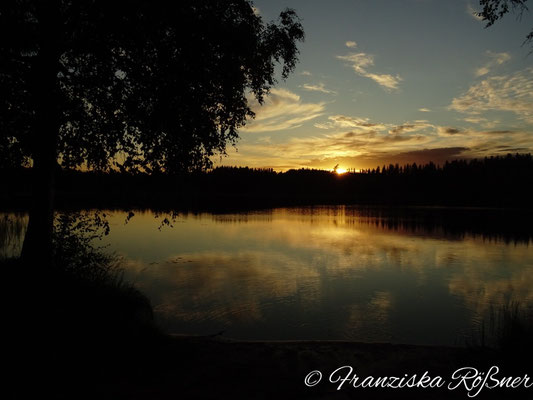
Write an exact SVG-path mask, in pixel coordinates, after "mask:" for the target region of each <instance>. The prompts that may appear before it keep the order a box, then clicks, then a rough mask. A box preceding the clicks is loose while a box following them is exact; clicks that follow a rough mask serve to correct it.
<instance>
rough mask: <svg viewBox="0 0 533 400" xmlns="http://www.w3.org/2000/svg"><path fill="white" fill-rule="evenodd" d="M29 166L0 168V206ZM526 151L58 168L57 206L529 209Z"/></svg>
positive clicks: (15, 199) (17, 199) (18, 194)
mask: <svg viewBox="0 0 533 400" xmlns="http://www.w3.org/2000/svg"><path fill="white" fill-rule="evenodd" d="M30 174H31V171H29V170H25V169H21V170H4V171H1V172H0V175H1V178H2V181H3V183H4V184H3V186H4V188H5V190H3V191H2V192H3V193H2V195H1V196H0V203H1V204H2V205H3V206H10V205H11V206H12V205H24V204H26V203H27V201H28V199H29V195H30V185H29V183H30ZM532 188H533V158H532V156H531V154H525V155H521V154H516V155H507V156H504V157H488V158H484V159H472V160H454V161H450V162H446V163H445V164H443V165H436V164H434V163H432V162H430V163H427V164H423V165H417V164H414V163H413V164H406V165H401V166H400V165H398V164H396V165H392V164H391V165H388V166H382V167H378V168H375V169H368V170H363V171H359V172H347V173H344V174H336V173H334V172H330V171H324V170H314V169H299V170H289V171H286V172H276V171H274V170H272V169H254V168H247V167H219V168H215V169H213V170H210V171H207V172H194V173H187V174H178V175H166V174H152V175H148V174H142V173H137V174H132V173H120V172H81V171H73V170H68V171H60V172H59V173H58V177H57V182H56V191H57V197H58V205H59V206H60V207H69V206H72V207H78V206H80V207H152V208H158V207H161V208H191V209H194V208H198V209H200V208H207V209H214V208H219V207H220V208H235V209H238V208H259V207H273V206H284V205H312V204H390V205H430V206H441V205H442V206H482V207H520V208H524V207H526V208H531V206H532V204H533V201H532V200H533V197H532V193H533V189H532Z"/></svg>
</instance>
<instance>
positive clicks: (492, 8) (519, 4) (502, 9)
mask: <svg viewBox="0 0 533 400" xmlns="http://www.w3.org/2000/svg"><path fill="white" fill-rule="evenodd" d="M526 2H527V0H480V1H479V4H480V5H481V6H482V7H483V9H482V11H481V12H479V13H478V14H477V15H478V16H479V17H482V18H483V21H487V25H486V27H487V28H488V27H489V26H492V25H494V23H495V22H496V21H497V20H499V19H500V18H502V17H503V16H504V15H505V14H507V13H508V12H509V11H511V10H512V11H515V12H518V13H519V14H520V15H522V13H523V12H524V11H527V10H528V8H527V6H526ZM531 41H533V29H532V30H531V32H529V34H528V35H527V36H526V39H525V40H524V43H527V42H531Z"/></svg>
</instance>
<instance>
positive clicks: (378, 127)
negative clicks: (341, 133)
mask: <svg viewBox="0 0 533 400" xmlns="http://www.w3.org/2000/svg"><path fill="white" fill-rule="evenodd" d="M314 126H315V127H316V128H319V129H352V130H355V131H356V132H367V131H370V130H371V131H382V130H385V129H387V128H388V127H389V125H386V124H381V123H374V122H370V120H369V118H359V117H348V116H346V115H331V116H329V117H328V122H325V123H316V124H314Z"/></svg>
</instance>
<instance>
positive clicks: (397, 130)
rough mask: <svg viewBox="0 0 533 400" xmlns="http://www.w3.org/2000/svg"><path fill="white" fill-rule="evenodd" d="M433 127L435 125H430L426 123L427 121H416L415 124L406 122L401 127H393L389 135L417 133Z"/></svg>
mask: <svg viewBox="0 0 533 400" xmlns="http://www.w3.org/2000/svg"><path fill="white" fill-rule="evenodd" d="M432 127H433V125H431V124H430V123H428V121H425V120H420V121H414V122H405V123H403V124H401V125H396V126H393V127H392V128H391V129H390V130H389V133H390V134H391V135H399V134H402V133H408V132H416V131H420V130H422V129H426V128H432Z"/></svg>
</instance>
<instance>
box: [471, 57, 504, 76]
mask: <svg viewBox="0 0 533 400" xmlns="http://www.w3.org/2000/svg"><path fill="white" fill-rule="evenodd" d="M487 55H488V56H489V58H490V60H489V61H488V62H487V63H486V64H485V65H484V66H482V67H480V68H478V69H476V76H483V75H487V74H488V73H489V72H490V70H491V69H492V68H494V67H495V66H498V65H501V64H503V63H505V62H507V61H509V60H510V59H511V55H510V54H509V53H493V52H492V51H487Z"/></svg>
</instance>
